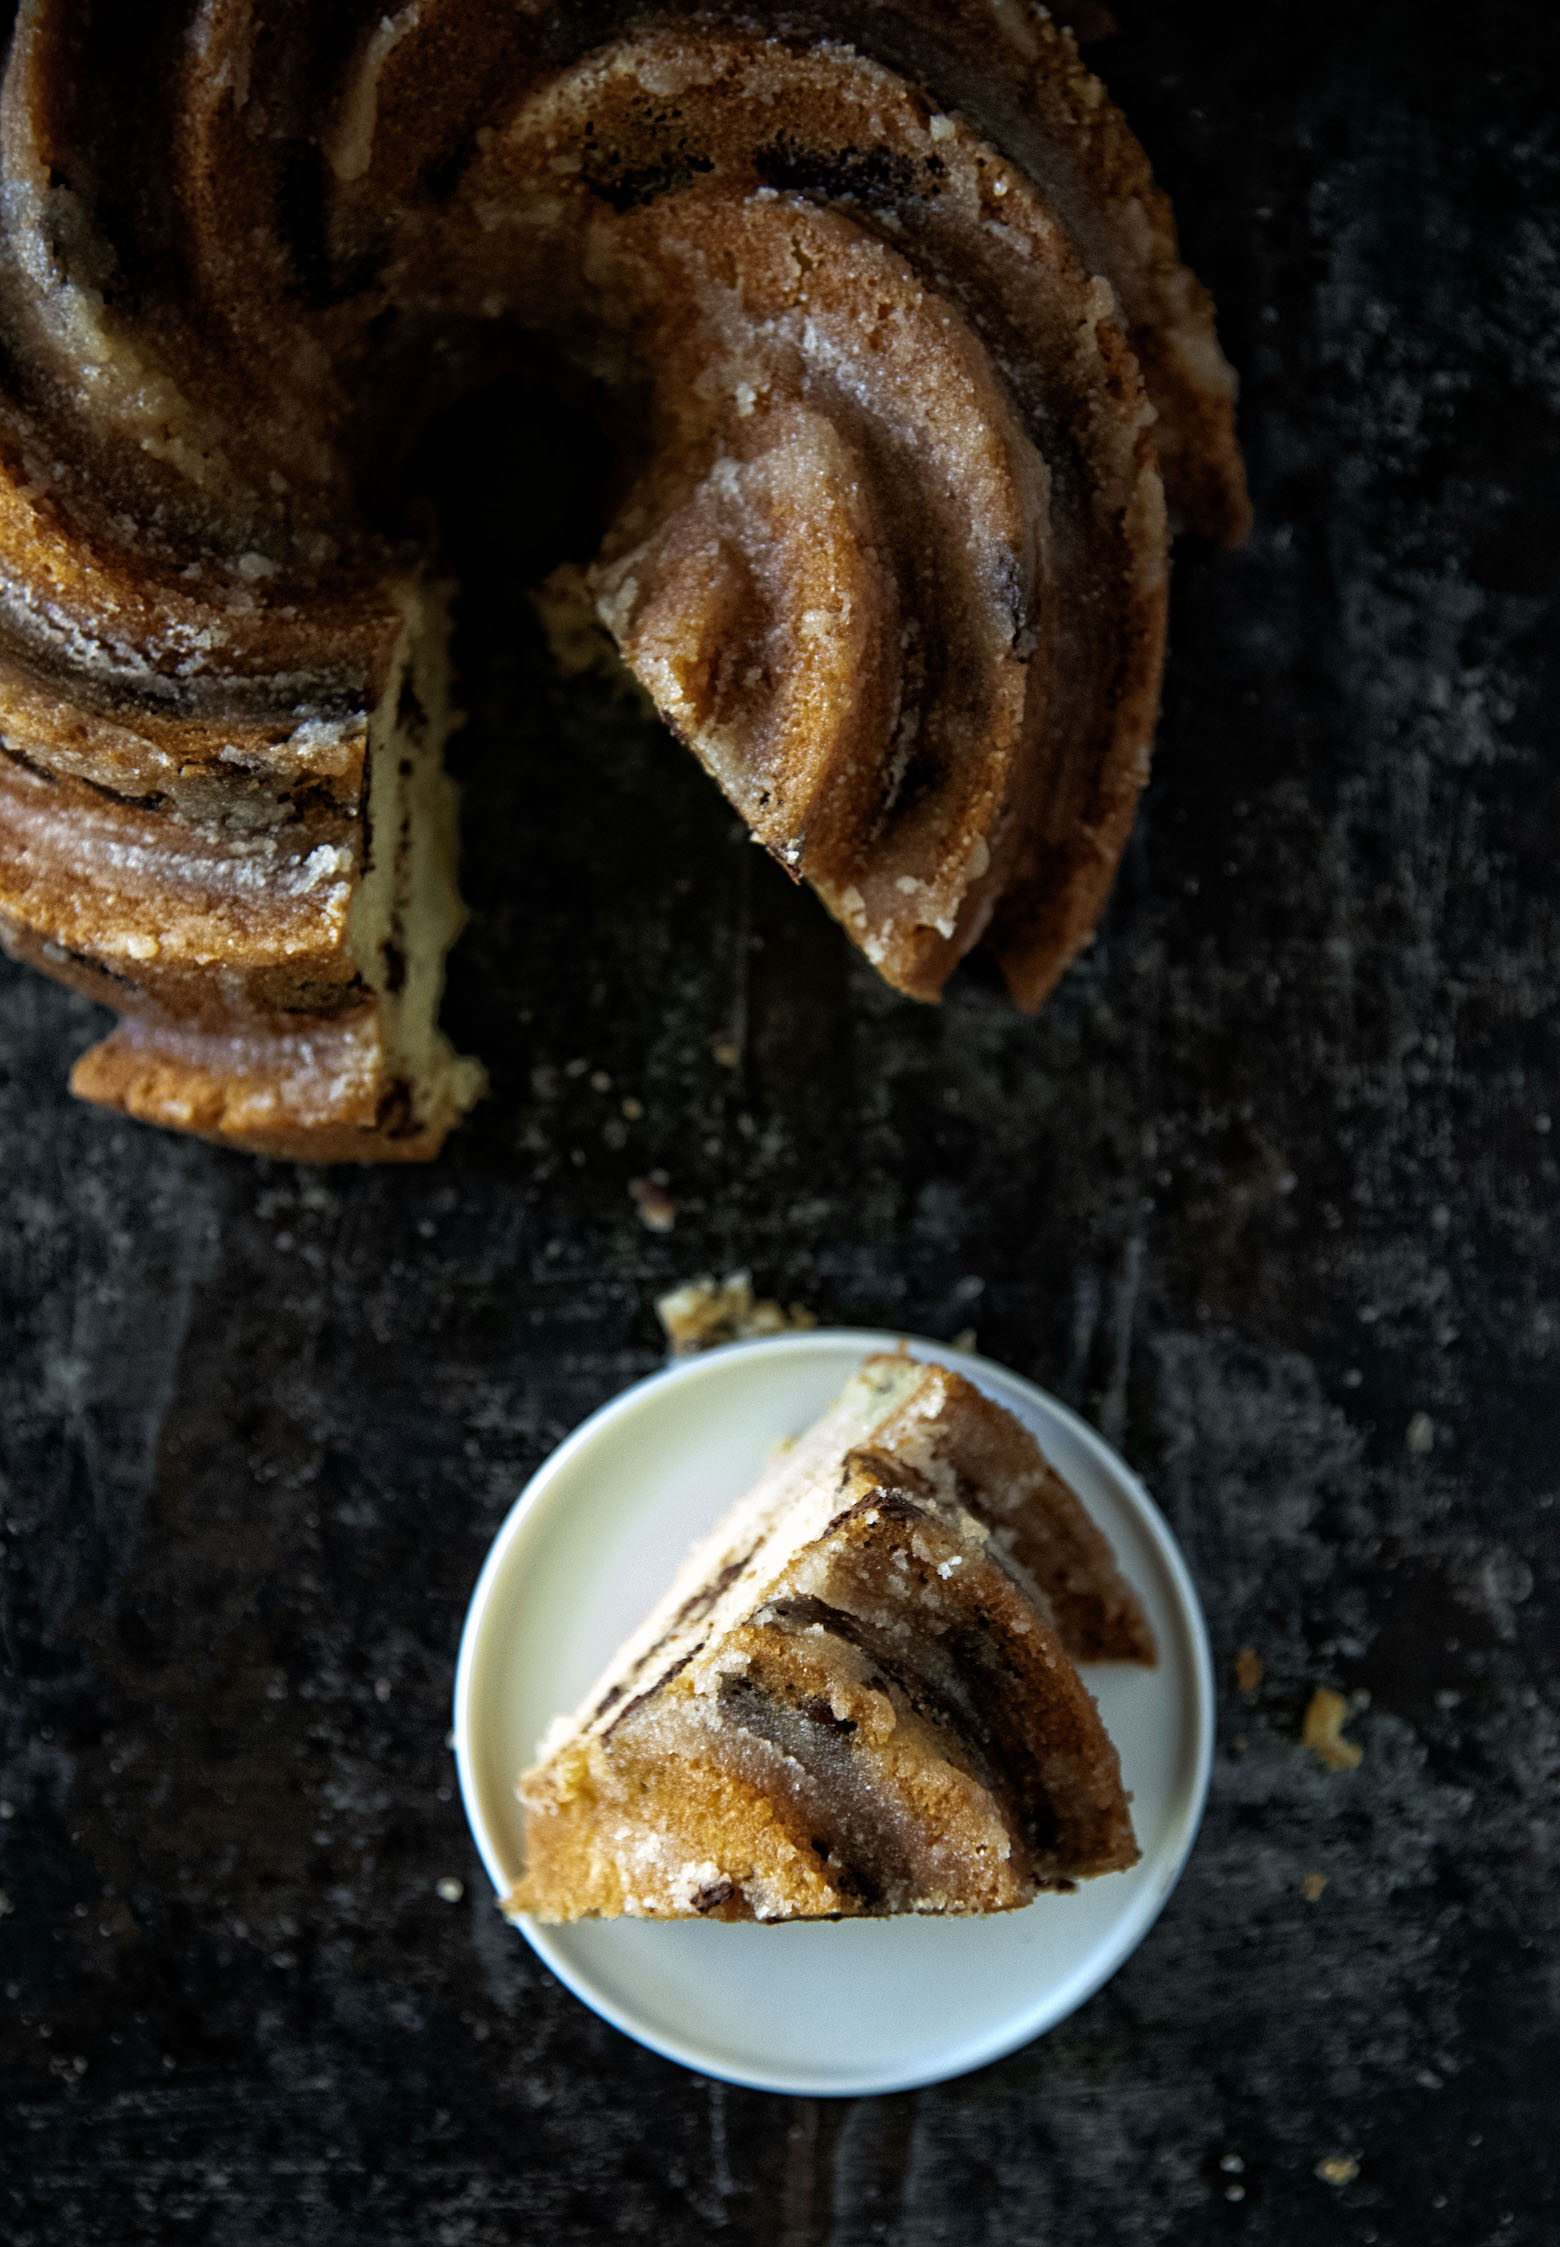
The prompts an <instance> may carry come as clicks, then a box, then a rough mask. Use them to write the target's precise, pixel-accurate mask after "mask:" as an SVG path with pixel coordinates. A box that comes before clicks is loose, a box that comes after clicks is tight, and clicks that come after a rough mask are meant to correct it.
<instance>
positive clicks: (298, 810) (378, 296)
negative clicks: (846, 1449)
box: [0, 0, 1246, 1160]
mask: <svg viewBox="0 0 1560 2247" xmlns="http://www.w3.org/2000/svg"><path fill="white" fill-rule="evenodd" d="M391 4H392V7H394V0H391ZM541 368H545V369H546V370H547V379H549V380H550V381H553V382H555V383H556V384H560V385H564V386H567V387H568V388H569V389H570V391H571V393H572V394H573V395H575V396H576V397H579V398H587V399H588V400H590V401H591V402H592V405H593V410H595V411H597V412H598V413H599V415H600V417H601V420H602V423H603V426H604V427H605V428H606V429H607V430H608V431H609V433H610V434H611V436H612V439H613V442H614V444H615V446H616V448H617V455H618V458H619V460H620V462H621V467H622V484H621V496H620V503H619V504H618V506H617V509H616V513H615V515H614V516H613V519H612V522H611V527H610V529H609V531H608V533H607V535H606V539H605V543H604V545H603V547H602V549H601V552H600V554H599V556H598V558H597V560H596V562H595V564H594V566H593V567H592V569H591V571H590V572H589V575H588V585H589V592H590V597H591V599H592V600H593V602H594V604H595V609H596V612H597V614H598V615H599V617H600V618H601V620H602V621H603V622H604V624H605V625H606V626H607V627H608V629H609V630H610V632H611V634H612V636H613V638H614V639H615V641H616V643H617V647H618V649H619V651H620V653H621V656H622V659H623V661H624V662H625V663H626V664H627V665H628V667H629V669H630V670H631V671H632V672H633V673H634V674H635V676H636V677H637V678H638V679H639V680H640V682H641V683H642V684H643V686H644V687H645V688H646V689H647V690H648V691H649V693H650V695H651V696H652V697H653V699H654V701H655V703H656V706H657V708H658V709H659V710H660V712H661V713H662V715H663V716H664V718H665V720H666V722H667V724H668V725H669V726H670V727H671V729H672V730H673V732H675V733H676V734H677V735H679V736H680V737H681V739H682V740H683V741H685V742H686V743H687V745H688V746H689V747H690V748H691V749H692V750H693V752H694V753H695V755H696V756H697V757H698V758H699V759H700V761H701V762H702V763H703V764H704V766H705V767H706V768H707V770H708V771H709V772H710V773H711V774H712V776H713V777H714V779H715V780H716V781H717V782H718V783H719V785H720V787H721V788H722V789H723V790H724V791H725V793H726V795H727V796H728V797H729V799H730V801H731V802H732V804H733V805H734V806H735V807H736V809H737V810H738V811H739V812H740V814H741V815H742V817H743V818H744V819H745V820H746V821H747V823H748V825H749V826H750V828H751V829H752V832H753V834H754V836H755V838H756V839H757V840H759V841H760V842H762V843H763V844H764V845H765V846H766V847H767V848H768V849H769V850H770V851H771V852H772V853H773V854H774V855H775V857H776V858H778V859H779V861H780V862H781V864H782V865H784V866H786V867H787V868H788V869H789V870H790V871H791V872H792V874H793V875H794V876H796V877H797V878H798V879H805V880H806V881H808V882H809V883H811V885H812V886H813V888H814V889H816V890H817V892H818V893H819V895H820V896H821V897H822V898H823V900H824V902H825V904H826V905H827V906H828V908H829V910H830V911H831V912H832V913H833V914H834V915H835V916H836V917H837V918H838V920H839V921H840V923H841V924H842V926H843V927H844V928H845V930H846V931H847V933H848V934H849V935H850V937H851V938H852V939H853V940H854V941H855V942H856V943H857V944H858V945H859V946H860V947H861V949H862V950H863V951H864V952H865V954H866V955H867V957H868V958H869V959H870V960H871V961H872V962H873V963H874V964H875V965H876V966H877V968H878V969H879V970H880V971H881V973H882V974H883V975H884V976H885V977H887V979H888V980H889V981H890V982H891V983H892V984H894V985H895V986H897V987H898V988H899V989H900V990H902V991H905V992H908V993H910V994H912V995H914V996H916V997H919V998H934V997H935V996H936V995H937V993H938V991H939V990H940V988H941V986H942V984H943V982H944V980H945V979H946V977H947V976H948V974H949V972H950V970H951V969H952V967H953V966H954V964H955V962H956V961H957V960H958V959H959V958H960V957H961V956H962V955H963V954H964V953H965V952H966V951H968V950H969V948H970V947H971V946H972V945H974V944H975V943H976V942H977V941H979V940H981V939H984V940H985V941H986V942H987V943H988V944H989V945H990V946H991V947H992V948H993V950H994V951H995V953H996V956H997V958H998V960H999V961H1000V963H1001V967H1002V969H1003V971H1004V973H1005V975H1006V977H1007V980H1008V983H1009V985H1010V986H1011V989H1012V991H1013V994H1014V996H1015V998H1016V999H1017V1001H1018V1003H1019V1004H1020V1005H1021V1006H1024V1007H1031V1006H1034V1005H1036V1004H1037V1003H1038V1002H1039V1000H1040V999H1041V998H1042V997H1043V995H1044V994H1045V992H1046V991H1047V990H1048V989H1049V988H1050V986H1051V984H1052V983H1053V982H1054V981H1055V979H1056V977H1057V975H1058V974H1059V973H1060V972H1061V970H1062V968H1063V967H1064V965H1065V964H1066V962H1067V961H1068V960H1069V959H1070V958H1071V957H1072V955H1073V954H1074V953H1075V952H1076V950H1077V949H1078V947H1079V946H1080V944H1082V943H1083V942H1084V941H1085V939H1086V937H1087V935H1088V933H1089V930H1090V929H1091V927H1092V925H1093V923H1094V920H1095V918H1096V915H1097V914H1098V911H1099V909H1100V905H1101V903H1102V900H1103V898H1104V895H1105V892H1106V890H1107V888H1108V885H1109V883H1110V880H1111V876H1112V872H1113V869H1114V866H1115V863H1116V859H1117V856H1118V854H1119V852H1120V849H1121V846H1122V842H1123V839H1124V836H1125V833H1126V830H1127V827H1128V824H1129V822H1130V820H1131V817H1132V812H1133V807H1134V803H1135V800H1136V798H1137V795H1138V792H1139V790H1140V788H1141V786H1142V784H1143V779H1144V775H1145V772H1146V769H1147V760H1148V752H1149V743H1150V738H1151V735H1152V732H1153V727H1154V720H1155V713H1156V707H1157V698H1158V688H1159V673H1160V661H1161V651H1162V647H1163V640H1164V616H1165V592H1166V554H1167V538H1168V533H1169V530H1170V528H1171V527H1175V526H1181V525H1184V526H1186V527H1189V528H1191V529H1193V530H1195V531H1198V532H1200V533H1202V534H1204V535H1206V536H1209V537H1211V538H1214V539H1220V540H1226V541H1233V540H1237V539H1238V538H1239V537H1240V536H1241V535H1242V532H1243V529H1244V526H1245V522H1246V501H1245V494H1244V486H1243V481H1242V470H1241V463H1240V456H1239V453H1238V450H1237V447H1236V443H1235V438H1234V425H1233V390H1234V384H1233V379H1232V377H1231V375H1230V372H1229V369H1228V368H1227V366H1226V365H1225V362H1224V360H1223V359H1222V357H1221V356H1220V353H1219V350H1218V346H1217V344H1216V341H1215V338H1214V331H1213V322H1212V317H1211V310H1210V306H1209V303H1208V300H1207V297H1206V295H1205V293H1204V292H1203V290H1202V289H1201V288H1200V286H1199V285H1198V283H1197V282H1196V281H1195V280H1194V279H1193V278H1192V277H1191V275H1190V274H1189V273H1188V272H1187V271H1186V270H1185V269H1184V268H1183V267H1182V266H1181V264H1180V263H1179V261H1178V259H1177V255H1176V246H1175V232H1174V227H1173V224H1172V220H1171V216H1170V212H1169V208H1168V206H1167V204H1166V202H1165V199H1164V197H1163V196H1162V195H1161V194H1160V193H1159V191H1158V190H1157V189H1156V187H1155V186H1154V184H1153V181H1152V178H1151V176H1150V173H1149V169H1148V165H1147V162H1146V160H1145V158H1144V156H1143V154H1142V151H1141V150H1140V149H1139V147H1138V145H1137V143H1136V142H1135V141H1134V140H1133V138H1132V136H1131V134H1130V133H1129V132H1128V130H1127V128H1126V126H1125V124H1124V123H1123V121H1122V119H1121V117H1120V116H1119V114H1118V113H1117V112H1116V111H1115V110H1114V109H1113V108H1112V106H1111V104H1110V103H1109V101H1108V100H1107V99H1106V97H1105V95H1104V93H1103V90H1102V89H1101V87H1100V85H1099V84H1098V82H1097V81H1096V80H1095V79H1094V78H1092V77H1091V76H1090V75H1089V73H1088V72H1087V71H1086V70H1085V69H1084V68H1083V67H1082V66H1081V64H1080V63H1079V61H1078V58H1077V54H1076V51H1075V47H1074V44H1073V41H1072V39H1071V36H1070V34H1069V33H1068V32H1066V31H1065V30H1063V29H1061V28H1059V27H1058V26H1057V25H1056V24H1055V23H1053V22H1052V21H1051V19H1050V18H1049V17H1048V16H1047V14H1046V13H1045V11H1044V10H1041V9H1035V8H1032V7H1030V6H1028V5H1027V4H1026V0H828V4H825V0H795V4H791V0H752V4H751V5H743V4H741V0H727V4H723V0H717V4H715V5H713V6H706V7H698V8H694V7H690V6H687V5H685V4H683V0H662V4H659V5H650V4H648V0H577V4H571V5H567V6H565V5H544V4H542V0H410V4H408V5H405V6H401V7H396V8H394V12H392V13H389V14H385V13H382V12H381V4H380V0H374V4H373V5H366V4H363V0H330V4H323V0H199V4H196V0H144V4H143V5H140V6H138V7H136V8H134V9H126V8H123V7H113V6H109V5H107V4H106V0H21V5H20V8H19V10H18V12H17V15H16V20H15V27H14V31H13V33H12V37H11V41H10V48H9V55H8V59H7V62H6V67H5V75H4V82H3V93H0V746H3V754H0V934H3V937H4V941H5V942H6V944H7V945H8V947H9V948H10V949H11V950H12V951H13V952H14V953H15V954H16V955H17V956H18V957H20V958H23V959H26V960H29V961H31V962H33V963H34V964H36V965H37V966H39V967H41V968H43V969H45V970H46V971H47V972H49V973H51V974H53V975H56V976H58V977H60V978H61V979H62V980H63V981H65V982H67V983H70V984H72V985H74V986H75V987H76V988H77V989H79V990H81V991H84V992H86V993H87V994H89V995H90V996H92V997H94V998H97V999H101V1000H104V1001H105V1002H107V1003H108V1004H109V1005H110V1006H112V1007H115V1008H117V1009H118V1010H119V1012H120V1014H121V1016H122V1021H121V1023H120V1026H119V1027H118V1028H117V1029H116V1030H115V1031H114V1033H113V1034H112V1035H111V1036H110V1037H109V1038H108V1039H107V1040H106V1041H105V1042H104V1043H102V1044H100V1045H98V1046H96V1047H94V1048H93V1049H92V1050H91V1051H90V1052H89V1053H87V1054H86V1055H85V1056H84V1057H83V1058H82V1059H81V1060H80V1061H79V1062H78V1063H77V1066H76V1070H75V1075H74V1078H73V1080H72V1081H73V1084H74V1086H75V1089H76V1090H77V1091H78V1092H80V1093H83V1094H85V1095H86V1096H87V1097H88V1098H90V1099H93V1100H98V1101H102V1102H105V1103H107V1104H109V1105H111V1106H116V1107H119V1108H121V1109H124V1110H127V1111H128V1112H130V1113H131V1114H133V1115H136V1116H140V1117H143V1118H146V1119H148V1120H151V1121H154V1122H157V1123H161V1124H168V1125H173V1126H176V1127H178V1128H181V1129H184V1130H190V1131H196V1132H201V1133H204V1134H207V1135H209V1136H212V1137H214V1138H217V1139H220V1140H223V1141H227V1142H229V1143H231V1144H234V1145H238V1146H242V1147H248V1148H252V1149H256V1150H259V1151H262V1152H270V1153H275V1154H283V1155H289V1156H297V1157H315V1158H320V1159H326V1160H331V1159H339V1158H342V1157H361V1158H367V1159H381V1158H408V1157H413V1158H415V1157H423V1156H427V1155H430V1154H432V1153H434V1152H435V1151H436V1150H437V1148H438V1146H439V1144H440V1141H441V1140H442V1138H443V1136H444V1134H445V1132H446V1131H447V1130H448V1128H449V1126H450V1125H451V1124H452V1122H453V1121H454V1120H455V1119H456V1118H457V1117H458V1116H459V1114H460V1113H461V1112H462V1110H463V1109H464V1108H465V1107H466V1106H467V1105H468V1104H469V1103H470V1102H471V1100H472V1099H473V1098H474V1097H475V1096H476V1094H477V1092H478V1090H479V1088H480V1082H481V1072H480V1069H479V1068H478V1066H477V1065H476V1064H475V1063H474V1062H472V1061H470V1060H465V1059H462V1058H460V1057H459V1056H458V1055H457V1054H456V1053H455V1052H454V1051H453V1049H452V1048H451V1047H450V1045H449V1044H448V1043H447V1041H446V1040H445V1039H444V1037H443V1036H442V1035H441V1033H440V1031H439V1029H438V1025H437V1016H438V1004H439V994H440V986H441V977H442V972H443V968H442V963H443V958H444V953H445V950H446V948H447V946H448V945H449V943H450V942H451V941H452V939H453V937H454V935H455V933H456V931H457V930H458V928H459V926H460V921H461V906H460V902H459V898H458V894H457V891H456V887H455V881H454V873H453V851H454V826H455V816H454V803H453V791H452V788H451V785H450V783H449V782H448V781H447V780H446V779H445V778H444V776H443V772H442V766H441V749H442V742H443V738H444V736H445V734H446V732H447V730H448V728H449V726H450V724H451V704H450V699H449V681H448V676H447V658H446V609H447V595H448V590H449V589H448V588H447V587H446V586H445V585H443V584H442V583H441V582H440V581H439V579H438V577H437V574H436V563H435V560H434V558H433V557H432V556H431V555H430V554H429V553H427V552H426V551H424V549H423V548H422V547H420V546H419V545H418V544H417V543H416V541H415V540H413V539H411V538H410V537H409V536H408V535H407V533H406V526H405V524H404V523H403V524H400V525H397V523H396V522H395V521H394V520H393V519H391V515H390V509H391V506H392V502H391V499H390V497H389V495H390V494H392V493H393V490H394V488H395V478H396V471H397V464H398V463H399V462H400V461H401V460H402V458H403V457H404V455H405V453H406V451H407V448H408V446H409V444H410V442H411V440H412V438H413V437H414V436H415V434H416V433H417V432H418V430H420V429H421V428H422V427H424V426H425V425H426V423H427V422H428V419H429V417H430V416H431V415H432V414H433V413H435V412H436V411H438V410H442V409H443V408H445V407H447V406H448V405H450V404H451V403H452V402H455V401H458V400H459V399H460V398H461V397H462V396H463V395H467V394H469V393H470V392H471V391H472V390H473V389H474V388H475V386H477V385H478V384H479V383H486V382H489V381H491V380H494V379H496V378H497V377H498V376H500V375H502V374H504V373H505V372H506V371H513V370H515V369H532V370H536V369H541Z"/></svg>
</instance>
